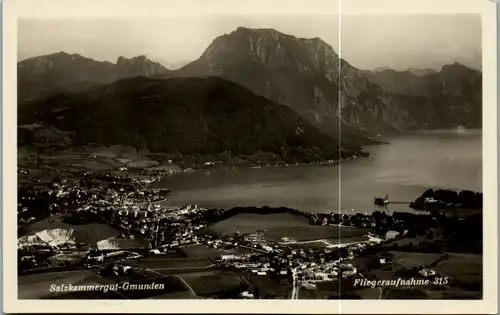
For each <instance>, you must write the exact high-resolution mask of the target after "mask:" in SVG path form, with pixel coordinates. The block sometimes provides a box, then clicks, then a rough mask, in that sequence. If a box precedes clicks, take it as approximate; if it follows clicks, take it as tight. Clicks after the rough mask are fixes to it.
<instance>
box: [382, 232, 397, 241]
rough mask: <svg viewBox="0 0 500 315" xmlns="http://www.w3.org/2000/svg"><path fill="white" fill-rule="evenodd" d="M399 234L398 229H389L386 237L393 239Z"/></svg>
mask: <svg viewBox="0 0 500 315" xmlns="http://www.w3.org/2000/svg"><path fill="white" fill-rule="evenodd" d="M398 235H399V232H398V231H392V230H391V231H387V233H386V234H385V239H387V240H392V239H395V238H396V237H397V236H398Z"/></svg>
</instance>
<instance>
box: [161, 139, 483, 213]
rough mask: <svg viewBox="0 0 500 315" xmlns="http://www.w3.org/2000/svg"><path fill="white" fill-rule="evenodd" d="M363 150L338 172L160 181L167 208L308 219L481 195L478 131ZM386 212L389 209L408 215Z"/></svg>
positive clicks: (286, 170) (259, 172) (317, 169)
mask: <svg viewBox="0 0 500 315" xmlns="http://www.w3.org/2000/svg"><path fill="white" fill-rule="evenodd" d="M387 140H388V141H389V142H390V143H389V144H384V145H377V146H370V147H367V148H366V151H368V152H370V156H369V157H366V158H359V159H356V160H351V161H347V162H344V163H342V164H340V165H327V166H325V165H305V166H289V167H267V168H247V169H237V170H217V171H210V172H207V171H196V172H193V173H181V174H177V175H174V176H171V177H167V178H165V179H164V180H163V181H162V183H161V186H163V187H170V188H172V189H173V190H174V191H173V193H172V195H171V197H170V199H169V201H168V204H172V205H182V204H198V205H200V206H203V207H220V208H229V207H234V206H263V205H267V206H288V207H293V208H297V209H302V210H305V211H311V212H333V211H335V212H337V211H346V210H347V211H352V209H355V210H356V211H359V212H368V213H370V212H372V211H373V210H376V209H377V207H376V206H374V204H373V198H374V197H375V196H378V197H385V195H386V194H387V195H389V199H391V200H397V201H411V200H414V199H415V198H417V197H418V196H420V195H421V194H422V193H423V192H424V191H425V190H426V189H428V188H433V189H437V188H446V189H471V190H475V191H482V167H481V166H482V146H481V131H480V130H467V131H464V132H457V131H448V130H444V131H443V130H441V131H426V132H419V133H414V134H408V135H404V136H398V137H395V138H392V139H387ZM407 209H408V206H407V205H391V206H390V210H395V211H402V210H407Z"/></svg>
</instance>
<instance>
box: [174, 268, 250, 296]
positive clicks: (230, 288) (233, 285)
mask: <svg viewBox="0 0 500 315" xmlns="http://www.w3.org/2000/svg"><path fill="white" fill-rule="evenodd" d="M180 277H182V279H184V281H186V283H187V284H188V285H189V286H190V287H191V288H192V289H193V291H194V292H195V293H196V295H197V296H200V297H215V298H224V297H226V298H236V297H237V296H238V294H239V293H241V292H243V291H245V290H247V289H249V288H250V285H249V284H248V282H246V281H245V280H244V279H243V278H242V277H240V276H238V275H237V274H234V273H232V272H228V271H218V270H214V271H205V272H197V273H188V274H182V275H180Z"/></svg>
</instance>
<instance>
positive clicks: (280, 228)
mask: <svg viewBox="0 0 500 315" xmlns="http://www.w3.org/2000/svg"><path fill="white" fill-rule="evenodd" d="M259 230H262V231H264V233H265V236H266V238H267V239H268V240H271V241H279V242H281V239H282V238H283V237H288V238H289V239H291V240H294V241H307V240H316V239H331V238H339V237H353V236H361V235H364V234H366V233H367V231H368V230H367V229H361V228H347V227H337V226H321V225H310V224H309V220H308V219H307V218H305V217H303V216H300V215H295V214H291V213H271V214H256V213H255V214H254V213H240V214H237V215H235V216H233V217H230V218H228V219H226V220H223V221H220V222H217V223H216V224H214V225H212V226H211V227H209V228H207V229H204V230H202V232H201V233H204V234H207V233H211V234H216V235H231V234H234V233H236V232H237V231H239V232H240V233H255V232H257V231H259Z"/></svg>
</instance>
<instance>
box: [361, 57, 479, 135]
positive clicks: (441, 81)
mask: <svg viewBox="0 0 500 315" xmlns="http://www.w3.org/2000/svg"><path fill="white" fill-rule="evenodd" d="M365 75H366V76H367V77H368V78H369V79H370V80H371V81H372V82H373V83H375V84H377V85H379V86H381V87H382V88H383V89H384V90H386V91H388V92H391V93H393V94H395V95H399V96H398V97H397V98H399V101H397V102H398V103H400V104H404V105H403V108H405V110H406V111H407V112H408V113H409V114H410V116H411V117H413V118H414V119H415V120H417V121H419V122H420V125H421V126H422V128H452V127H454V126H457V125H462V126H465V127H469V128H478V127H481V125H482V73H481V72H480V71H478V70H475V69H471V68H468V67H466V66H464V65H461V64H459V63H454V64H450V65H445V66H443V67H442V68H441V70H440V71H439V72H432V73H429V74H426V75H416V74H414V73H413V72H412V71H411V70H407V71H395V70H386V71H382V72H377V73H374V72H365Z"/></svg>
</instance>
